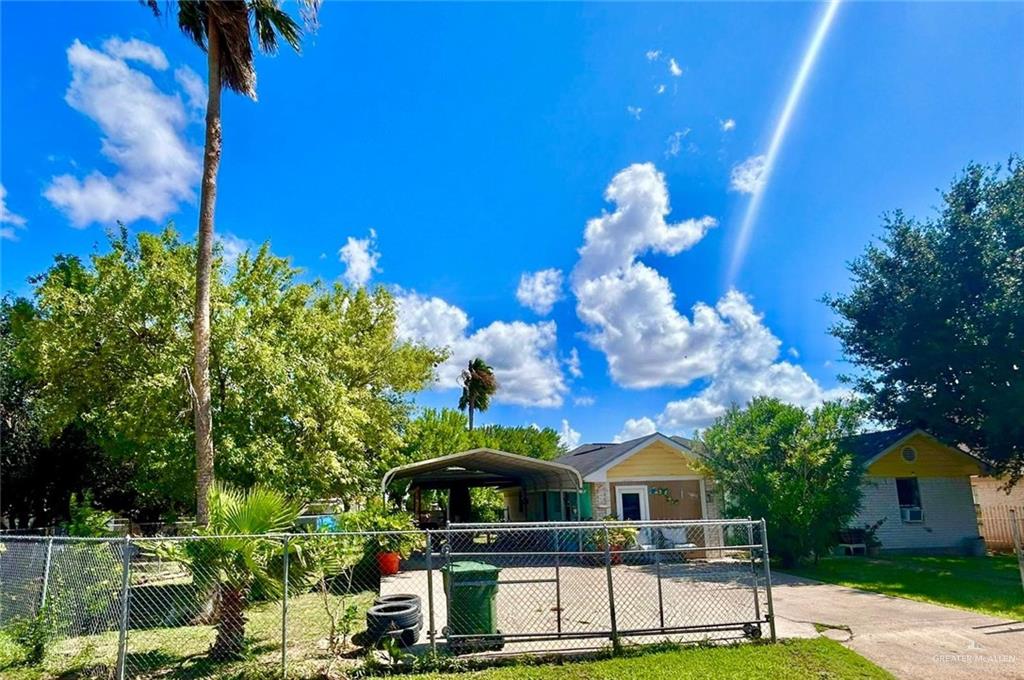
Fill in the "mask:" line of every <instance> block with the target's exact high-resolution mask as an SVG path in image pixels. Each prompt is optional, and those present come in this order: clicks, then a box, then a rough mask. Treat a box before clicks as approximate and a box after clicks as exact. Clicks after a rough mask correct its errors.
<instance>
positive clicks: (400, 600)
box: [373, 593, 423, 611]
mask: <svg viewBox="0 0 1024 680" xmlns="http://www.w3.org/2000/svg"><path fill="white" fill-rule="evenodd" d="M373 604H374V606H377V605H379V604H411V605H413V606H414V607H416V609H418V610H420V611H422V610H423V600H421V599H420V596H419V595H413V594H412V593H395V594H394V595H380V596H378V597H377V599H375V600H374V601H373Z"/></svg>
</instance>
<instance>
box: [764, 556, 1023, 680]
mask: <svg viewBox="0 0 1024 680" xmlns="http://www.w3.org/2000/svg"><path fill="white" fill-rule="evenodd" d="M772 582H773V588H772V593H773V599H774V604H775V615H776V623H777V628H778V633H779V635H780V636H784V637H811V636H814V635H816V634H817V632H816V630H815V627H814V625H813V624H815V623H818V624H824V625H827V626H834V627H835V628H834V629H832V630H826V631H825V632H824V633H823V634H824V635H827V636H828V637H831V638H834V639H837V640H839V641H841V642H843V643H844V644H845V645H846V646H848V647H849V648H851V649H853V650H854V651H856V652H857V653H859V654H861V655H863V656H865V657H867V658H868V659H871V660H872V661H874V662H875V663H876V664H878V665H879V666H881V667H882V668H885V669H887V670H888V671H889V672H891V673H892V674H893V675H895V676H896V677H898V678H908V679H910V678H914V679H916V678H921V679H922V680H925V679H927V680H931V679H933V678H943V679H944V680H945V679H949V678H970V679H971V680H1004V679H1005V680H1011V679H1013V680H1022V679H1024V622H1022V621H1010V620H1007V619H997V618H994V617H991V616H984V615H981V614H974V613H972V612H968V611H963V610H959V609H951V608H948V607H940V606H938V605H933V604H925V603H923V602H915V601H913V600H905V599H902V598H895V597H889V596H887V595H880V594H878V593H869V592H866V591H863V590H855V589H853V588H844V587H843V586H836V585H831V584H825V583H819V582H817V581H810V580H807V579H801V578H797V577H794V576H789V575H787V574H773V578H772ZM952 587H956V586H955V584H953V585H952Z"/></svg>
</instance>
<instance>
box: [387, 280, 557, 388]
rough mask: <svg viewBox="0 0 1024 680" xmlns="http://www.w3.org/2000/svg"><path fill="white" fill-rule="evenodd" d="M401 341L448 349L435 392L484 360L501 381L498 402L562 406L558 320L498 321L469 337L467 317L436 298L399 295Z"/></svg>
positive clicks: (457, 309)
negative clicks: (473, 361) (473, 363)
mask: <svg viewBox="0 0 1024 680" xmlns="http://www.w3.org/2000/svg"><path fill="white" fill-rule="evenodd" d="M396 303H397V307H398V336H399V337H400V338H402V339H405V340H411V341H416V342H423V343H425V344H428V345H432V346H442V347H448V348H449V350H450V352H451V356H450V357H449V359H448V360H447V361H446V362H444V363H443V364H441V365H440V366H439V367H438V369H437V387H439V388H441V389H449V388H455V387H458V385H459V375H460V373H461V371H462V369H463V368H464V367H465V366H466V364H467V363H468V362H469V361H470V360H471V359H473V358H475V357H482V358H483V359H484V360H485V361H486V362H487V363H489V364H490V365H491V366H493V367H494V373H495V377H496V378H497V379H498V385H499V387H498V392H497V393H496V394H495V395H494V400H495V401H496V402H501V403H507V404H518V405H522V406H541V407H558V406H561V405H562V402H563V398H564V395H565V393H566V392H567V391H568V388H567V387H566V383H565V377H564V376H563V375H562V369H561V364H560V362H559V359H558V346H557V326H556V325H555V322H554V321H542V322H538V323H533V324H529V323H524V322H522V321H512V322H505V321H495V322H493V323H491V324H490V325H488V326H484V327H483V328H480V329H478V330H476V331H473V332H470V331H469V326H470V321H469V316H468V315H467V314H466V313H465V312H464V311H463V310H462V309H460V308H459V307H456V306H455V305H452V304H449V303H448V302H446V301H445V300H442V299H441V298H438V297H427V296H424V295H419V294H418V293H415V292H405V291H398V293H397V295H396Z"/></svg>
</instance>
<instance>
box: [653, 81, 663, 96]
mask: <svg viewBox="0 0 1024 680" xmlns="http://www.w3.org/2000/svg"><path fill="white" fill-rule="evenodd" d="M654 92H655V94H665V83H658V87H656V88H655V89H654Z"/></svg>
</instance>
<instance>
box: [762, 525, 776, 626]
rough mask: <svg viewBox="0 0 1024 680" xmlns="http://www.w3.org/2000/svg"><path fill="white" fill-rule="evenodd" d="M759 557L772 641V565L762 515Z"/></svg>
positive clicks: (773, 613) (766, 530)
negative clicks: (761, 561) (762, 567)
mask: <svg viewBox="0 0 1024 680" xmlns="http://www.w3.org/2000/svg"><path fill="white" fill-rule="evenodd" d="M761 559H763V560H764V587H765V592H766V593H767V595H768V628H769V629H770V630H771V633H772V642H775V641H776V638H775V607H774V606H773V605H772V567H771V564H770V560H769V558H768V529H767V528H766V526H765V522H764V517H762V518H761Z"/></svg>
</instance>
